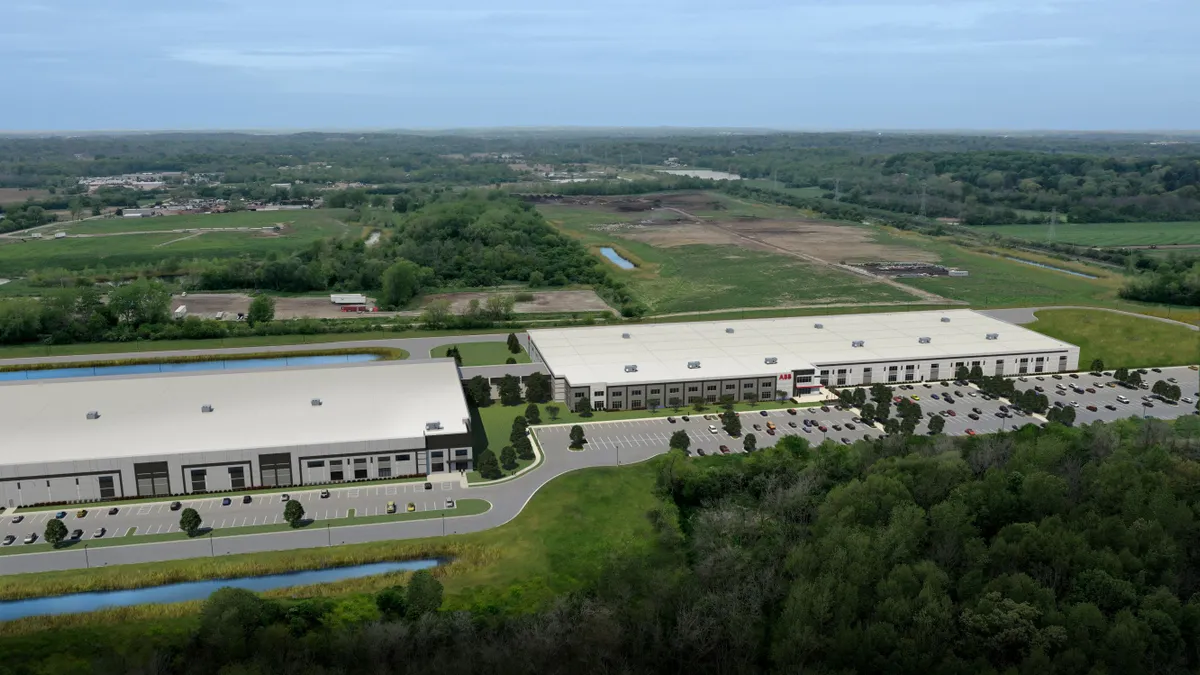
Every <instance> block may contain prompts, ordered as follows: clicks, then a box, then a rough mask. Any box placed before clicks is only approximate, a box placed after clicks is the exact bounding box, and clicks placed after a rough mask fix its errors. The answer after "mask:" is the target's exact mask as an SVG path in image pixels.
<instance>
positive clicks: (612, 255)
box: [600, 246, 635, 270]
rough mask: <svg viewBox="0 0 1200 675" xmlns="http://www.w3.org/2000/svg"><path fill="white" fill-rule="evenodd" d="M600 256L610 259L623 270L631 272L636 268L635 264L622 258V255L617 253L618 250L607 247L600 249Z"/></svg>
mask: <svg viewBox="0 0 1200 675" xmlns="http://www.w3.org/2000/svg"><path fill="white" fill-rule="evenodd" d="M600 255H602V256H604V257H605V258H608V259H609V261H610V262H612V264H614V265H616V266H617V267H620V268H621V269H623V270H631V269H633V268H634V267H635V265H634V264H633V263H631V262H629V261H628V260H626V259H625V258H622V257H621V254H620V253H617V252H616V250H614V249H611V248H609V247H607V246H604V247H602V248H601V249H600Z"/></svg>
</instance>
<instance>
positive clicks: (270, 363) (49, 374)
mask: <svg viewBox="0 0 1200 675" xmlns="http://www.w3.org/2000/svg"><path fill="white" fill-rule="evenodd" d="M379 358H380V357H379V355H378V354H335V355H325V356H284V357H277V358H262V359H219V360H213V361H191V362H187V363H143V364H140V365H133V366H88V367H82V368H78V367H77V368H69V367H67V368H50V369H45V370H13V371H8V372H0V382H4V381H11V380H54V379H59V378H64V377H112V376H113V375H141V374H145V373H186V372H193V371H198V370H254V369H260V368H292V367H296V366H323V365H328V364H334V363H363V362H365V361H376V360H378V359H379Z"/></svg>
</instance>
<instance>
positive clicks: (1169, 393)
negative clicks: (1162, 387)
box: [1163, 384, 1183, 401]
mask: <svg viewBox="0 0 1200 675" xmlns="http://www.w3.org/2000/svg"><path fill="white" fill-rule="evenodd" d="M1163 395H1164V396H1166V397H1167V398H1168V399H1170V400H1172V401H1178V400H1179V399H1180V398H1182V397H1183V390H1182V389H1180V388H1179V385H1177V384H1171V385H1167V389H1166V393H1165V394H1163Z"/></svg>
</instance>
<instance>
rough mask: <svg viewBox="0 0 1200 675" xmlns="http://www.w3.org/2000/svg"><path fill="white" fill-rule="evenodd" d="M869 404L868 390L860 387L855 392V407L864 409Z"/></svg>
mask: <svg viewBox="0 0 1200 675" xmlns="http://www.w3.org/2000/svg"><path fill="white" fill-rule="evenodd" d="M866 402H867V390H866V389H863V388H862V387H858V388H856V389H855V390H854V407H855V408H860V409H861V408H862V407H863V405H865V404H866Z"/></svg>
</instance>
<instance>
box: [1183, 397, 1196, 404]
mask: <svg viewBox="0 0 1200 675" xmlns="http://www.w3.org/2000/svg"><path fill="white" fill-rule="evenodd" d="M1179 400H1180V401H1183V402H1184V403H1195V401H1193V400H1192V399H1191V398H1189V397H1187V396H1184V397H1183V398H1181V399H1179Z"/></svg>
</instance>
